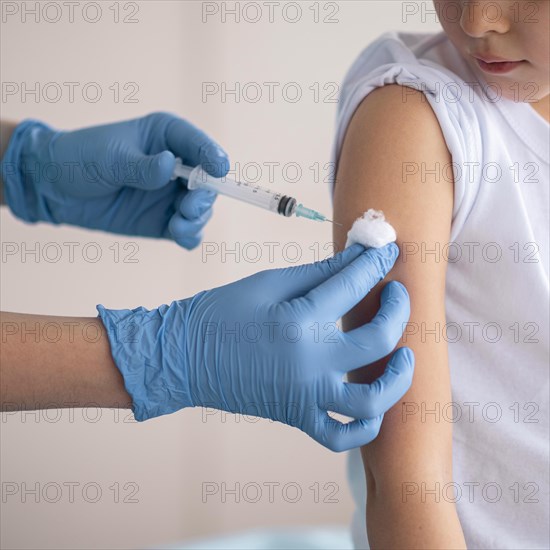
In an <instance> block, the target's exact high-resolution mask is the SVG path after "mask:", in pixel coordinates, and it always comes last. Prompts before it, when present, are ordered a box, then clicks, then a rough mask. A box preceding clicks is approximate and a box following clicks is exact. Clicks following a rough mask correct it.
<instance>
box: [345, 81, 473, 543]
mask: <svg viewBox="0 0 550 550" xmlns="http://www.w3.org/2000/svg"><path fill="white" fill-rule="evenodd" d="M402 92H403V89H402V87H401V86H397V85H390V86H385V87H383V88H378V89H376V90H374V91H373V92H372V93H371V94H369V95H368V96H367V97H366V98H365V99H364V100H363V102H362V103H361V105H360V106H359V108H358V109H357V111H356V112H355V114H354V116H353V118H352V120H351V122H350V125H349V127H348V130H347V134H346V137H345V140H344V144H343V147H342V151H341V155H340V158H339V166H338V172H337V177H336V184H335V191H334V219H335V220H336V221H337V222H339V223H342V224H343V226H342V227H338V226H334V227H335V233H334V236H335V241H336V243H337V246H338V248H339V249H341V248H343V247H344V243H345V241H346V233H347V231H348V230H349V228H350V226H351V224H352V223H353V221H354V220H355V219H356V218H357V217H358V216H360V215H361V214H362V213H363V212H364V211H365V210H367V209H368V208H374V209H376V210H382V211H383V212H384V214H385V216H386V219H387V220H388V221H389V222H390V223H391V224H392V225H393V226H394V228H395V229H396V232H397V244H398V245H399V247H400V249H401V255H400V257H399V258H398V260H397V262H396V264H395V267H394V269H393V270H392V271H391V272H390V274H389V275H388V277H387V279H388V280H390V279H395V280H398V281H401V282H402V283H403V284H404V285H405V286H406V288H407V290H408V291H409V295H410V299H411V317H410V322H409V325H408V330H407V335H406V336H405V337H404V338H403V343H404V344H405V345H407V346H409V347H411V348H412V349H413V351H414V353H415V359H416V366H415V374H414V378H413V383H412V386H411V389H410V390H409V391H408V392H407V394H406V395H405V396H404V397H403V399H402V400H401V402H400V403H398V404H397V405H395V406H394V407H393V408H392V409H391V410H390V411H388V413H387V414H386V415H385V417H384V421H383V423H382V428H381V431H380V435H379V436H378V438H377V439H376V440H375V441H374V442H373V443H371V444H370V445H368V446H367V447H364V448H363V450H362V453H363V459H364V462H365V472H366V477H367V486H368V514H367V525H368V531H369V540H370V542H371V545H374V546H383V547H394V548H396V547H400V546H404V547H407V546H408V547H415V548H421V547H425V546H426V547H440V548H443V547H448V546H452V547H455V548H456V547H460V545H463V544H464V540H463V536H462V531H461V529H460V524H459V523H458V519H457V516H456V511H455V509H454V505H453V504H451V503H449V502H445V499H441V498H440V503H439V504H435V503H434V504H432V503H431V502H430V497H427V501H426V499H424V501H426V502H424V503H422V500H421V496H422V495H421V491H420V489H421V484H422V483H425V484H426V487H427V488H430V489H433V488H434V486H435V483H439V484H440V486H442V485H444V484H445V483H448V482H450V481H452V470H451V460H452V454H451V444H452V424H451V423H450V422H445V421H443V419H442V418H441V417H439V418H437V417H436V416H435V415H434V414H431V415H430V414H428V415H427V416H426V417H425V418H422V415H421V414H420V411H421V410H422V409H425V410H427V411H429V410H432V411H433V410H434V409H436V407H438V406H439V407H442V406H443V405H444V404H446V403H449V402H450V401H451V392H450V378H449V368H448V358H447V346H446V342H445V339H444V338H442V333H441V331H442V330H443V329H444V326H445V273H446V262H445V261H444V259H443V258H442V257H441V256H440V255H438V254H437V253H436V254H433V253H432V254H430V253H429V251H433V250H435V249H436V246H439V250H441V249H442V248H443V246H444V245H445V244H446V243H448V242H449V238H450V228H451V217H452V211H453V185H452V183H450V182H449V181H448V176H447V177H445V178H443V177H441V175H442V171H443V170H444V169H445V167H446V166H447V167H448V165H449V163H450V162H451V156H450V153H449V151H448V149H447V146H446V144H445V140H444V137H443V134H442V132H441V129H440V127H439V123H438V121H437V118H436V116H435V114H434V113H433V111H432V109H431V107H430V105H429V103H428V102H427V100H426V99H425V97H424V96H423V94H422V93H420V92H417V93H414V94H411V93H410V90H407V94H403V93H402ZM405 98H406V100H405ZM405 168H406V169H407V171H406V172H404V169H405ZM415 168H416V170H415ZM434 169H435V170H436V171H437V170H438V171H439V174H438V176H439V177H436V175H434V174H433V173H432V174H431V175H430V173H429V172H427V171H429V170H432V171H433V170H434ZM412 172H416V174H415V175H409V176H408V177H404V175H403V174H404V173H407V174H410V173H412ZM407 243H408V244H407ZM438 243H439V244H438ZM414 250H416V251H417V252H416V253H411V251H414ZM423 250H424V252H425V254H422V251H423ZM406 251H408V253H406ZM384 284H386V282H383V283H381V284H380V285H379V286H378V287H377V288H376V289H374V290H373V292H371V293H370V294H369V295H368V296H367V297H366V298H365V300H363V302H361V304H359V305H358V306H357V307H356V308H354V309H353V310H352V311H351V312H350V313H349V314H348V315H346V316H345V317H344V328H345V329H346V330H350V329H351V328H353V327H356V326H359V325H362V324H364V323H365V322H367V321H370V319H371V318H372V316H373V315H374V313H375V312H376V311H377V309H378V307H379V295H380V290H381V287H382V286H383V285H384ZM416 329H417V330H416ZM430 330H431V331H433V330H436V331H439V338H436V336H435V335H434V334H433V332H432V333H430V332H429V331H430ZM426 331H428V332H426ZM413 332H414V334H412V333H413ZM437 340H438V341H437ZM386 361H387V359H386V360H384V361H382V362H379V363H378V364H377V365H375V366H373V367H371V368H369V369H361V370H358V371H355V372H354V373H353V375H352V377H351V378H352V379H353V380H354V381H370V380H372V379H373V377H376V375H378V374H380V372H381V369H383V366H384V364H385V363H386ZM404 402H407V403H411V404H410V405H408V406H407V407H406V408H405V405H403V403H404ZM414 411H418V412H416V414H409V415H405V414H404V413H412V412H414ZM406 483H409V485H404V484H406ZM411 483H412V484H413V485H410V484H411ZM414 484H416V486H417V487H418V489H419V490H418V493H417V494H415V495H412V496H409V495H408V493H407V490H408V491H409V492H410V491H411V490H413V489H414V487H415V485H414ZM405 496H407V498H406V499H405ZM440 496H441V495H440ZM432 500H433V499H432ZM397 516H398V517H397ZM397 524H398V525H399V527H398V528H396V525H397Z"/></svg>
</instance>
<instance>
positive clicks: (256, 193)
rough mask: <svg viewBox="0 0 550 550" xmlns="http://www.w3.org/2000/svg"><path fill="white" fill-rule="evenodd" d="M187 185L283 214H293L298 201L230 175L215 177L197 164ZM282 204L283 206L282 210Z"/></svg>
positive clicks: (190, 187)
mask: <svg viewBox="0 0 550 550" xmlns="http://www.w3.org/2000/svg"><path fill="white" fill-rule="evenodd" d="M187 187H188V188H189V189H199V188H200V189H208V190H210V191H214V192H215V193H219V194H221V195H226V196H227V197H232V198H234V199H237V200H240V201H242V202H247V203H248V204H252V205H255V206H259V207H260V208H265V209H266V210H271V212H275V213H277V214H282V215H283V216H291V215H292V213H293V211H294V210H293V209H292V201H294V204H295V203H296V201H295V199H293V198H292V197H286V196H281V194H280V193H273V192H272V191H270V190H269V189H265V188H263V187H260V186H259V185H252V184H248V183H241V182H238V181H235V180H233V179H231V178H228V177H224V178H215V177H213V176H211V175H209V174H208V173H207V172H206V171H205V170H203V168H202V167H201V166H197V167H196V168H194V169H193V170H192V171H191V173H190V174H189V179H188V183H187ZM288 199H291V200H290V201H289V200H288ZM280 206H283V208H282V211H281V209H280ZM291 209H292V211H291Z"/></svg>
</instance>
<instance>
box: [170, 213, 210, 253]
mask: <svg viewBox="0 0 550 550" xmlns="http://www.w3.org/2000/svg"><path fill="white" fill-rule="evenodd" d="M212 214H213V210H212V209H211V208H210V209H209V210H207V211H206V212H204V214H202V215H201V216H199V217H198V218H195V219H194V220H188V219H186V218H184V217H182V216H181V214H179V213H178V212H176V213H175V214H174V215H173V216H172V217H171V218H170V222H169V223H168V230H169V232H170V235H171V236H172V238H173V239H174V240H175V241H176V242H177V243H178V244H179V245H181V246H185V247H186V248H187V246H186V245H188V244H190V243H195V246H196V244H198V243H196V239H197V237H200V233H201V231H202V229H203V227H204V226H205V225H206V224H207V222H208V221H209V220H210V218H211V217H212ZM198 242H200V238H199V241H198Z"/></svg>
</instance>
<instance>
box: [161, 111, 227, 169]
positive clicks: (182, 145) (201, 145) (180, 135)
mask: <svg viewBox="0 0 550 550" xmlns="http://www.w3.org/2000/svg"><path fill="white" fill-rule="evenodd" d="M166 142H167V144H168V147H169V149H170V151H172V153H174V155H175V156H176V157H181V159H182V161H183V164H187V165H189V166H197V165H198V164H200V165H202V167H203V168H204V169H205V170H206V171H207V172H208V173H209V174H210V175H211V176H214V177H216V178H221V177H223V176H225V175H226V174H227V172H228V171H229V159H228V157H227V153H226V152H225V151H224V150H223V149H222V148H221V147H220V146H219V145H218V144H217V143H216V142H215V141H213V140H212V139H211V138H210V137H208V136H207V135H206V134H205V133H204V132H203V131H202V130H199V129H198V128H196V127H195V126H194V125H193V124H191V123H190V122H187V121H186V120H183V119H181V118H177V117H173V119H172V120H171V122H170V123H169V125H168V128H167V130H166Z"/></svg>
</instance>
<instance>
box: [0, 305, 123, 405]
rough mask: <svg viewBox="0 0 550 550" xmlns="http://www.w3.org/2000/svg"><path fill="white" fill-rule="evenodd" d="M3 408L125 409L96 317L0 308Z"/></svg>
mask: <svg viewBox="0 0 550 550" xmlns="http://www.w3.org/2000/svg"><path fill="white" fill-rule="evenodd" d="M1 322H2V353H1V361H0V404H1V406H2V410H3V411H7V410H30V409H41V408H67V407H85V406H98V407H112V408H130V407H131V404H132V401H131V398H130V396H129V395H128V393H127V392H126V390H125V388H124V383H123V379H122V375H121V374H120V372H119V370H118V369H117V367H116V365H115V363H114V362H113V358H112V357H111V348H110V345H109V340H108V338H107V334H106V332H105V330H104V327H103V324H102V323H101V320H100V319H99V318H96V317H92V318H83V317H80V318H78V317H49V316H42V315H25V314H18V313H1Z"/></svg>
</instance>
